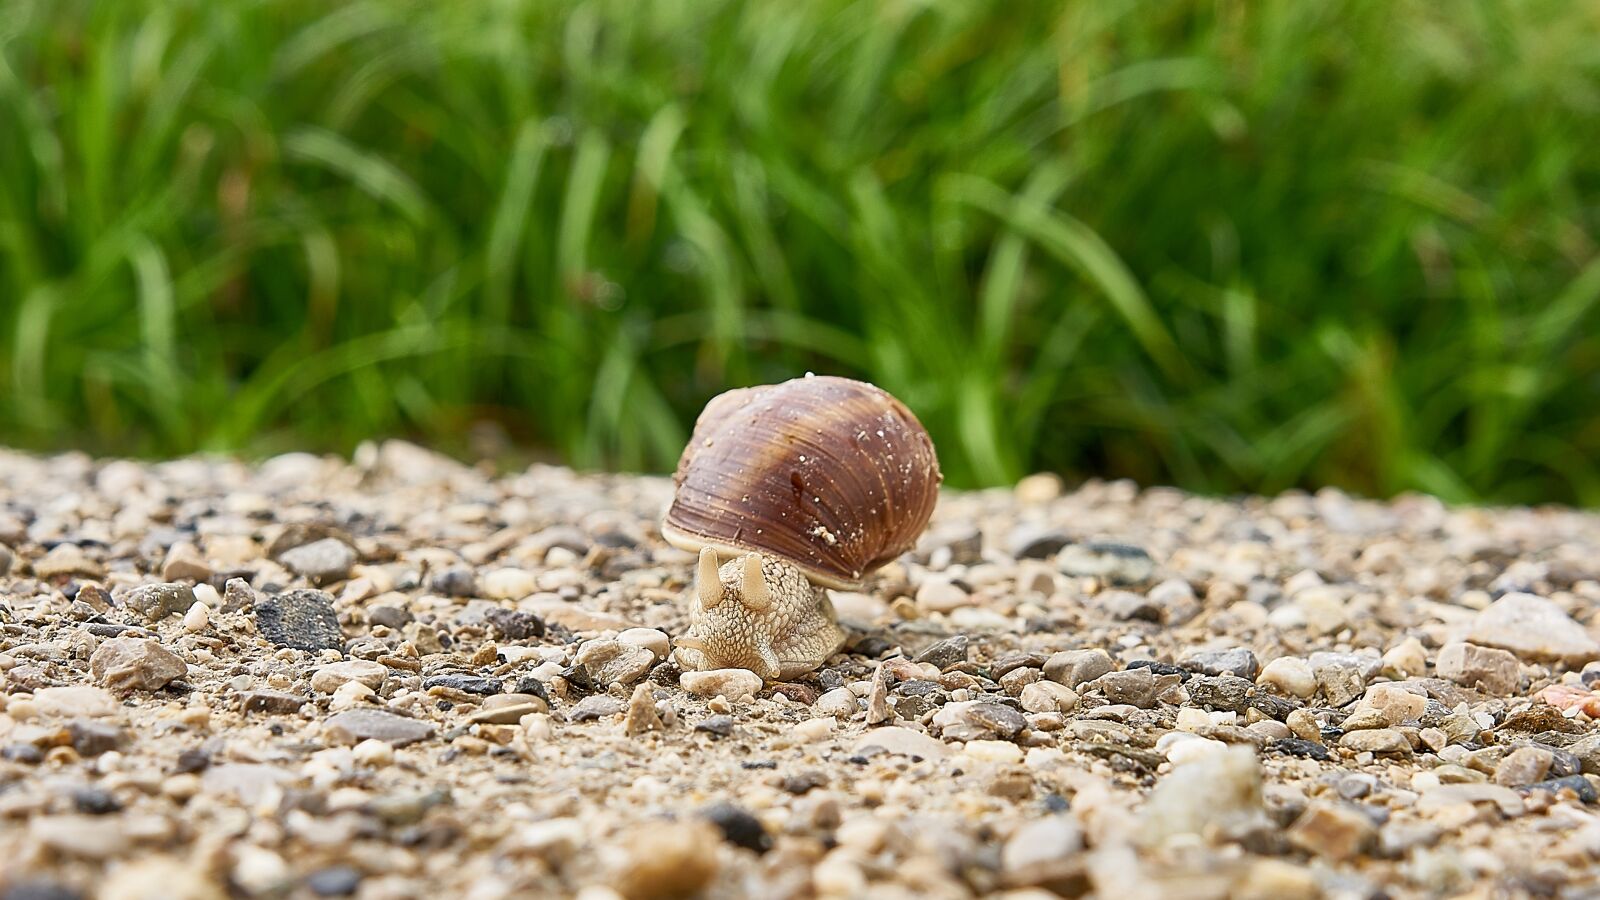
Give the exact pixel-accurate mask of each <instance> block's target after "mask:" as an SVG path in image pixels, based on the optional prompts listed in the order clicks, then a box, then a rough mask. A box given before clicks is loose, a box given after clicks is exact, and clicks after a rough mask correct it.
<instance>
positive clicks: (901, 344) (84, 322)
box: [0, 0, 1600, 504]
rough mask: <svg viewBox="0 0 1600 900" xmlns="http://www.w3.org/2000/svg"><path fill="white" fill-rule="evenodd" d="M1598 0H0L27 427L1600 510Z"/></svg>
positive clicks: (13, 266) (5, 334) (15, 384)
mask: <svg viewBox="0 0 1600 900" xmlns="http://www.w3.org/2000/svg"><path fill="white" fill-rule="evenodd" d="M1596 148H1600V11H1597V10H1596V7H1595V6H1594V5H1593V4H1590V3H1570V2H1555V0H1529V2H1523V3H1504V2H1490V0H1484V2H1466V0H1463V2H1461V3H1452V4H1439V3H1435V2H1428V0H1392V2H1368V0H1345V2H1338V0H1330V2H1323V3H1304V2H1290V0H1268V2H1263V3H1240V2H1229V0H1213V2H1209V3H1202V2H1198V0H1192V2H1153V0H1152V2H1126V0H1107V2H1077V3H1068V4H1064V5H1058V4H1047V3H1031V2H1023V3H1017V2H1013V0H964V2H948V3H944V2H910V0H888V2H882V0H875V2H856V3H845V2H817V3H794V2H790V0H753V2H718V0H658V2H651V3H637V2H633V0H627V2H621V0H617V2H612V0H591V2H556V0H483V2H463V3H438V2H431V0H429V2H422V0H416V2H412V0H364V2H363V0H355V2H348V3H342V4H327V3H323V2H308V0H282V2H279V0H235V2H216V0H171V2H153V0H121V2H117V3H90V2H86V0H84V2H80V0H0V442H3V443H9V444H16V445H23V446H35V447H54V446H63V445H75V446H85V447H89V448H91V449H95V450H98V451H102V452H105V451H115V452H128V453H139V454H157V453H178V452H188V451H193V450H242V451H244V452H248V453H264V452H271V451H273V450H278V449H283V448H288V447H302V446H303V447H319V448H331V449H348V448H349V447H351V446H353V444H354V443H356V442H358V441H359V440H361V439H363V438H366V437H369V436H372V435H387V434H402V435H413V436H418V437H421V438H424V439H426V440H429V441H432V442H434V443H437V444H440V445H442V446H446V447H452V448H462V447H465V446H466V444H467V442H468V435H469V433H470V432H471V431H472V429H473V425H474V423H476V422H481V421H493V422H499V423H501V425H502V426H503V427H504V428H505V429H506V431H507V432H508V433H509V434H510V436H511V437H512V438H513V439H514V440H515V441H517V442H519V443H524V444H527V445H532V446H538V447H544V448H547V449H548V450H550V451H552V452H553V453H555V454H556V455H558V456H560V457H561V458H563V459H565V460H567V461H570V462H572V463H574V464H576V465H579V466H585V467H599V466H607V467H621V468H626V469H655V470H660V469H665V468H668V467H670V466H671V464H672V463H673V462H674V461H675V459H676V456H677V453H678V451H679V450H680V449H681V447H682V442H683V440H684V438H685V435H686V434H687V430H688V427H689V426H690V424H691V423H692V420H693V416H694V413H695V412H696V411H697V410H698V409H699V407H700V406H701V404H703V403H704V402H705V400H706V399H707V398H708V397H710V396H711V395H712V394H714V393H716V392H717V391H719V390H722V389H724V388H725V387H727V386H730V385H736V384H746V383H751V382H759V381H771V380H778V379H783V378H787V377H792V376H794V375H798V374H800V373H802V372H804V371H806V370H815V371H824V372H833V373H839V374H848V375H855V376H859V377H865V378H869V379H871V380H873V381H875V382H877V383H879V384H881V385H883V386H884V387H886V388H888V389H889V390H891V391H893V392H895V393H896V394H898V395H900V396H901V397H903V398H904V399H905V400H906V401H907V402H908V403H910V404H911V405H912V406H913V408H915V409H916V411H917V412H918V414H919V415H920V416H921V417H922V418H923V421H924V422H926V423H927V425H928V426H929V428H930V429H931V430H932V431H933V433H934V437H935V440H936V442H937V444H938V447H939V450H940V456H941V459H942V460H943V462H944V465H945V468H946V470H947V473H948V475H949V480H950V481H951V482H952V483H955V484H962V485H972V484H996V483H1004V482H1007V481H1009V480H1011V479H1014V478H1016V477H1017V476H1019V475H1020V474H1023V473H1025V472H1028V471H1030V470H1033V469H1038V468H1050V469H1056V470H1061V471H1065V472H1068V473H1070V474H1074V475H1078V474H1110V475H1130V476H1133V477H1136V478H1138V479H1140V480H1142V481H1145V482H1173V483H1177V484H1181V485H1184V486H1188V487H1191V488H1196V489H1199V490H1205V491H1231V490H1239V489H1248V490H1263V491H1275V490H1280V489H1284V488H1287V487H1291V486H1297V485H1302V486H1315V485H1321V484H1336V485H1342V486H1346V487H1350V488H1353V489H1356V490H1359V491H1363V492H1367V493H1374V494H1390V493H1394V492H1398V491H1404V490H1411V489H1420V490H1426V491H1431V492H1434V493H1437V494H1439V495H1441V496H1443V497H1445V498H1446V499H1449V500H1461V501H1465V500H1497V501H1544V500H1558V501H1577V502H1582V503H1586V504H1597V503H1600V464H1597V460H1600V414H1597V411H1600V310H1597V309H1596V306H1597V304H1600V251H1597V244H1596V237H1595V236H1596V234H1597V230H1600V203H1597V201H1596V197H1597V196H1600V152H1597V151H1596Z"/></svg>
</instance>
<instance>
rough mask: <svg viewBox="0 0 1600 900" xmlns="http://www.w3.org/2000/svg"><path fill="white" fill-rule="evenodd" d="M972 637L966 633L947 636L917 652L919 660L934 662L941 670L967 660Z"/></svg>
mask: <svg viewBox="0 0 1600 900" xmlns="http://www.w3.org/2000/svg"><path fill="white" fill-rule="evenodd" d="M969 644H971V639H970V638H968V637H967V636H966V635H964V634H958V635H955V636H954V637H947V638H945V639H944V640H942V641H939V642H938V643H935V644H934V645H933V646H931V647H929V648H928V649H926V650H924V651H922V652H921V653H918V654H917V660H916V661H917V662H925V663H932V664H934V665H935V666H938V667H939V668H940V669H941V670H943V669H945V668H948V667H950V666H954V665H958V664H960V663H964V662H966V661H967V646H968V645H969Z"/></svg>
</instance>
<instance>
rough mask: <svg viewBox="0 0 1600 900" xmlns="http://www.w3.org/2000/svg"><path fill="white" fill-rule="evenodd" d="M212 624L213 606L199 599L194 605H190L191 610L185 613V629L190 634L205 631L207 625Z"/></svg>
mask: <svg viewBox="0 0 1600 900" xmlns="http://www.w3.org/2000/svg"><path fill="white" fill-rule="evenodd" d="M210 624H211V607H209V606H207V605H206V604H204V603H202V602H201V601H199V600H196V601H195V602H194V605H193V606H191V607H189V611H188V612H186V613H184V614H183V630H184V631H187V632H189V633H190V634H198V633H200V632H202V631H205V630H206V626H207V625H210Z"/></svg>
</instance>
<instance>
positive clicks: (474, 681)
mask: <svg viewBox="0 0 1600 900" xmlns="http://www.w3.org/2000/svg"><path fill="white" fill-rule="evenodd" d="M435 687H442V688H449V689H450V690H452V691H461V692H462V693H464V694H478V695H480V696H484V697H487V696H489V695H491V694H498V693H500V682H499V681H497V680H495V679H493V678H484V677H482V676H479V675H463V674H459V673H455V672H450V673H446V674H444V675H434V676H431V677H429V678H425V679H423V682H422V689H423V690H427V689H428V688H435Z"/></svg>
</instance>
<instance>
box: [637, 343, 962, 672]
mask: <svg viewBox="0 0 1600 900" xmlns="http://www.w3.org/2000/svg"><path fill="white" fill-rule="evenodd" d="M941 478H942V476H941V475H940V474H939V460H938V458H937V457H936V456H935V454H934V450H933V441H932V440H931V439H929V437H928V432H927V431H926V430H925V429H924V428H923V427H922V423H920V422H918V421H917V417H916V416H915V415H913V414H912V413H911V410H909V409H907V408H906V406H905V404H903V403H901V402H900V401H899V400H896V399H895V398H894V397H892V396H890V395H889V394H888V393H887V392H885V391H884V390H882V389H881V388H878V387H876V386H874V385H871V384H867V383H865V382H860V381H853V380H851V379H848V378H837V377H832V376H813V375H807V376H806V377H804V378H797V379H794V380H791V381H786V382H783V383H782V384H775V385H762V386H758V387H750V388H739V389H736V390H732V391H728V392H727V393H724V394H720V395H718V396H717V397H714V398H712V400H711V402H710V403H708V404H706V408H705V410H704V411H703V412H702V413H701V414H700V418H699V419H698V420H697V421H696V422H695V427H694V434H693V435H692V436H691V438H690V440H689V445H688V447H686V448H685V449H684V452H683V456H682V458H681V459H680V460H679V461H678V469H677V472H676V473H675V474H674V476H673V480H674V482H675V484H676V490H675V492H674V495H673V500H672V505H671V506H670V507H669V508H668V510H667V514H666V517H665V519H664V520H663V521H662V524H661V534H662V537H664V538H665V539H666V540H667V541H668V542H669V543H671V544H672V545H673V546H676V547H679V548H681V549H684V550H690V551H698V552H699V554H700V560H699V566H698V568H697V570H696V579H695V591H694V597H693V600H692V607H691V613H690V626H689V633H688V634H687V635H686V636H684V637H681V638H679V639H678V641H677V645H678V646H677V649H676V650H675V651H674V654H673V655H674V658H675V659H676V660H677V661H678V664H679V665H681V666H682V667H683V668H685V669H719V668H742V669H749V670H750V671H752V672H755V673H756V674H758V675H761V676H762V677H763V678H766V679H769V680H787V679H790V678H794V677H796V676H798V675H801V674H804V673H806V672H809V671H811V670H813V669H815V668H817V667H818V666H820V665H821V664H822V663H823V661H824V660H826V659H827V658H828V657H829V656H831V655H833V654H834V653H836V652H838V651H839V649H840V648H841V647H842V646H843V645H844V640H845V633H844V631H843V629H841V628H840V627H839V623H838V619H837V617H836V616H835V614H834V610H833V604H832V602H831V601H830V600H829V599H828V594H827V590H826V589H828V588H834V589H839V590H859V589H860V588H861V586H862V584H863V582H864V581H865V579H866V577H867V576H868V575H870V574H871V573H872V572H873V571H874V570H876V569H878V568H880V567H882V566H883V565H884V564H886V563H888V562H890V561H891V560H893V559H895V558H896V557H898V556H900V555H901V554H902V553H905V552H906V551H908V550H910V549H911V548H912V547H913V546H914V545H915V544H916V541H917V538H918V537H919V536H920V535H921V534H922V531H923V529H924V528H926V527H927V524H928V519H929V518H930V517H931V516H932V515H933V507H934V503H935V501H936V500H937V499H938V494H939V482H940V481H941Z"/></svg>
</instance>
